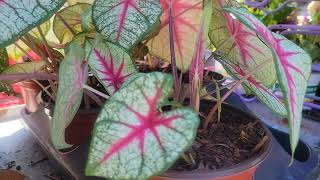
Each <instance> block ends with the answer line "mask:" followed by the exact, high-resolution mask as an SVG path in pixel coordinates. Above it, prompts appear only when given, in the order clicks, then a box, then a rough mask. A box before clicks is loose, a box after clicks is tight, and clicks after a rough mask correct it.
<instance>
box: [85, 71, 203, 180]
mask: <svg viewBox="0 0 320 180" xmlns="http://www.w3.org/2000/svg"><path fill="white" fill-rule="evenodd" d="M172 81H173V80H172V76H171V75H169V74H164V73H159V72H154V73H148V74H142V75H141V76H140V75H139V76H138V77H137V78H135V79H134V80H132V81H131V82H130V83H129V84H128V85H127V86H125V87H123V88H121V89H120V90H119V91H118V92H116V93H115V94H114V95H113V96H112V97H111V98H110V99H109V100H108V102H107V103H106V105H105V106H104V107H103V109H102V112H101V114H100V115H99V117H98V119H97V122H96V125H95V129H94V132H93V139H92V142H91V147H90V151H89V159H88V162H87V167H86V175H93V176H100V177H105V178H110V179H128V180H131V179H148V178H150V177H151V176H153V175H154V174H158V173H160V172H163V171H165V170H166V169H167V168H169V167H170V166H171V165H172V163H173V162H175V161H176V159H177V158H178V157H179V155H180V153H182V152H183V151H184V150H185V149H186V148H187V147H188V146H190V145H191V144H192V141H193V140H194V137H195V135H196V131H197V128H198V124H199V118H198V115H197V114H196V113H195V112H193V111H192V110H190V109H186V108H181V109H176V110H174V111H169V112H166V113H160V111H159V110H158V108H159V107H160V105H161V103H163V102H164V101H165V99H167V98H168V97H169V95H170V93H171V90H172V84H173V82H172ZM122 170H123V171H122Z"/></svg>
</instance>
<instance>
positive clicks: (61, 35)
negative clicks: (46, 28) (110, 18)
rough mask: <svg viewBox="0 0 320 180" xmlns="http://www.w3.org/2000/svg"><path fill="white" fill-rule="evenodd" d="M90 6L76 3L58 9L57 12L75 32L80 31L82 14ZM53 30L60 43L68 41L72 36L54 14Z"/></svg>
mask: <svg viewBox="0 0 320 180" xmlns="http://www.w3.org/2000/svg"><path fill="white" fill-rule="evenodd" d="M90 7H91V5H90V4H86V3H78V4H75V5H73V6H68V7H66V8H64V9H62V10H61V11H59V14H60V16H61V17H63V19H64V20H65V22H66V23H67V24H68V25H69V26H70V27H71V28H72V29H73V31H74V32H75V33H79V32H81V31H82V27H81V24H82V23H81V20H82V14H83V13H84V12H86V11H87V10H88V9H89V8H90ZM53 32H54V34H55V35H56V37H57V38H58V39H59V41H60V43H62V44H65V43H68V42H70V41H71V40H72V38H73V34H72V32H70V30H69V29H68V28H67V27H66V26H65V24H64V23H63V22H62V20H61V19H60V18H59V17H58V16H55V17H54V20H53Z"/></svg>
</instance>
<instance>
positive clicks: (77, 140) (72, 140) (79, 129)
mask: <svg viewBox="0 0 320 180" xmlns="http://www.w3.org/2000/svg"><path fill="white" fill-rule="evenodd" d="M53 109H54V106H51V105H50V106H48V108H46V109H45V110H46V112H47V113H48V114H49V116H51V117H52V116H53ZM98 114H99V109H79V110H78V112H77V114H76V115H75V116H74V118H73V120H72V121H71V123H70V124H69V125H68V127H67V128H66V130H65V140H66V142H67V143H68V144H72V145H73V146H72V147H70V148H68V149H63V150H61V152H62V153H69V152H71V151H73V150H75V149H76V148H78V147H79V146H80V145H82V144H84V143H85V142H87V141H88V140H89V139H90V137H91V132H92V130H93V128H94V124H95V122H96V119H97V117H98Z"/></svg>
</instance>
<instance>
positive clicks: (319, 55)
mask: <svg viewBox="0 0 320 180" xmlns="http://www.w3.org/2000/svg"><path fill="white" fill-rule="evenodd" d="M308 3H309V4H304V2H303V1H296V2H295V1H284V0H275V1H268V3H267V4H266V5H264V4H261V5H256V6H254V7H251V6H250V5H252V4H251V3H249V4H248V3H247V6H246V7H247V8H248V10H249V11H250V12H251V13H253V14H254V15H255V16H256V17H258V18H259V19H260V20H261V21H262V22H263V23H264V24H266V25H267V26H269V27H272V26H273V25H278V24H282V25H290V24H292V25H296V24H300V27H301V29H300V30H301V31H302V32H303V31H305V30H304V29H303V26H304V25H320V13H319V10H320V8H319V7H320V3H319V1H311V2H308ZM306 5H308V6H306ZM306 7H307V8H306ZM300 13H302V14H304V15H303V16H301V15H300ZM299 18H300V20H299ZM301 18H303V19H301ZM299 21H303V22H299ZM319 27H320V26H319ZM288 29H290V28H288ZM274 30H281V31H283V30H287V29H276V28H275V29H274ZM292 30H295V28H294V29H292ZM286 33H287V32H285V33H284V34H286ZM289 33H290V34H289ZM287 37H288V39H290V40H292V41H293V42H295V43H296V44H297V45H299V46H300V47H302V48H303V49H304V50H305V51H306V52H308V54H309V55H310V56H311V58H312V61H313V63H318V62H319V60H320V43H319V34H316V35H312V34H311V33H307V32H306V33H301V32H294V33H293V32H289V31H288V35H287Z"/></svg>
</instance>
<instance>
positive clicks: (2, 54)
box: [0, 49, 9, 73]
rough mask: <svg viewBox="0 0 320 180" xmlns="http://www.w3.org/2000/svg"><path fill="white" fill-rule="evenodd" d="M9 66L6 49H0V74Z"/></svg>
mask: <svg viewBox="0 0 320 180" xmlns="http://www.w3.org/2000/svg"><path fill="white" fill-rule="evenodd" d="M8 66H9V57H8V53H7V50H6V49H0V73H1V72H2V71H4V70H5V69H6V68H7V67H8Z"/></svg>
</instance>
